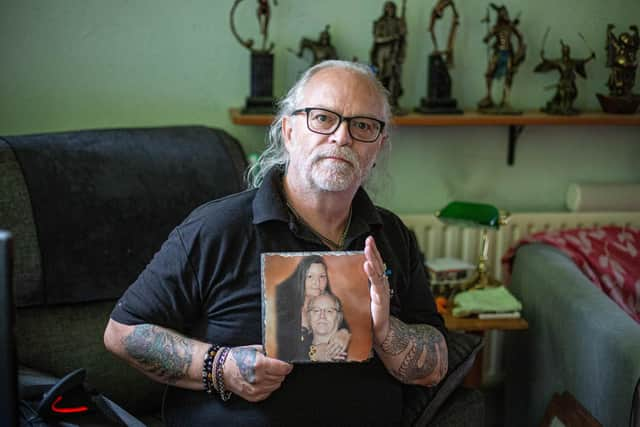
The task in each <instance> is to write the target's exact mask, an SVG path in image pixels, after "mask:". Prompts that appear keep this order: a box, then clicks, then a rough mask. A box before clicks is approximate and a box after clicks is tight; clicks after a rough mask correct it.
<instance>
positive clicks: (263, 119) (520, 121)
mask: <svg viewBox="0 0 640 427" xmlns="http://www.w3.org/2000/svg"><path fill="white" fill-rule="evenodd" d="M229 114H230V115H231V121H232V122H233V123H234V124H237V125H246V126H269V125H270V124H271V121H272V120H273V116H272V115H271V114H242V113H241V112H240V109H239V108H231V109H230V110H229ZM392 122H393V124H394V125H395V126H500V125H504V126H527V125H581V126H591V125H614V126H640V114H606V113H598V112H587V113H582V114H578V115H575V116H552V115H549V114H545V113H542V112H539V111H527V112H525V113H524V114H520V115H498V114H495V115H494V114H481V113H478V112H477V111H466V112H465V113H464V114H415V113H412V114H407V115H406V116H397V117H394V118H393V120H392Z"/></svg>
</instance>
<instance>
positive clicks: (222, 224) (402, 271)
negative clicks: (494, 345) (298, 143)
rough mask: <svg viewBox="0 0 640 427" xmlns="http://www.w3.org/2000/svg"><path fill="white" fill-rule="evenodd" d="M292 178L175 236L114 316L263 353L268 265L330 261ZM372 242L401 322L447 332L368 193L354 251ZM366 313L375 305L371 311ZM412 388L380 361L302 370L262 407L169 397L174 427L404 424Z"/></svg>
mask: <svg viewBox="0 0 640 427" xmlns="http://www.w3.org/2000/svg"><path fill="white" fill-rule="evenodd" d="M281 175H282V172H281V171H280V170H277V169H273V170H271V171H270V172H269V173H268V175H267V176H266V177H265V181H264V183H263V185H262V186H261V187H260V188H259V189H257V190H250V191H245V192H242V193H238V194H234V195H231V196H228V197H225V198H222V199H218V200H214V201H211V202H208V203H206V204H204V205H202V206H200V207H199V208H197V209H196V210H194V211H193V212H192V213H191V214H190V215H189V217H187V219H186V220H185V221H184V222H183V223H182V224H180V225H179V226H178V227H176V228H175V229H174V230H173V232H172V233H171V234H170V236H169V238H168V240H167V241H166V242H165V243H164V244H163V246H162V247H161V249H160V250H159V251H158V252H157V253H156V254H155V256H154V257H153V259H152V260H151V262H150V263H149V264H148V265H147V267H146V268H145V270H144V271H143V272H142V273H141V274H140V276H139V277H138V279H137V280H136V281H135V282H134V283H133V284H132V285H131V286H130V287H129V289H128V290H127V291H126V292H125V293H124V294H123V296H122V298H121V299H120V300H119V302H118V303H117V305H116V307H115V308H114V310H113V312H112V313H111V317H112V318H113V319H114V320H116V321H118V322H121V323H124V324H127V325H136V324H141V323H150V324H156V325H160V326H164V327H167V328H170V329H172V330H175V331H179V332H181V333H183V334H185V335H187V336H191V337H194V338H196V339H199V340H202V341H206V342H210V343H216V344H220V345H225V346H241V345H250V344H260V343H261V342H262V321H261V282H260V277H261V276H260V254H261V253H263V252H301V251H327V250H329V249H328V248H327V247H326V246H324V244H323V243H322V242H320V241H319V239H318V238H317V237H316V236H314V235H313V233H311V231H309V230H308V229H307V228H305V227H304V226H303V225H301V224H299V223H297V222H296V220H295V218H294V217H293V216H292V215H291V214H290V212H289V211H288V209H287V206H286V204H285V202H284V200H283V196H282V193H281V180H282V176H281ZM369 235H373V236H374V238H375V240H376V244H377V246H378V249H379V250H380V252H381V255H382V258H383V259H384V261H385V262H386V264H387V266H388V267H389V268H390V269H391V271H392V274H391V276H390V284H391V287H392V288H393V289H394V291H395V293H394V296H393V298H392V300H391V313H392V314H393V315H394V316H396V317H398V318H399V319H401V320H402V321H404V322H406V323H426V324H431V325H434V326H436V327H437V328H439V329H440V330H442V331H443V332H444V324H443V321H442V318H441V317H440V315H439V314H438V313H437V311H436V308H435V304H434V301H433V297H432V295H431V292H430V290H429V286H428V282H427V278H426V276H425V272H424V266H423V264H422V260H421V258H420V255H419V251H418V247H417V244H416V242H415V239H414V237H413V236H412V234H411V233H410V232H409V231H408V230H407V228H406V227H405V226H404V225H403V224H402V223H401V221H400V219H399V218H398V217H397V216H395V215H394V214H392V213H391V212H389V211H387V210H385V209H382V208H379V207H375V206H374V205H373V203H372V202H371V200H370V199H369V197H368V196H367V194H366V192H365V191H364V190H362V189H360V190H358V192H357V193H356V196H355V198H354V201H353V216H352V220H351V225H350V227H349V230H348V233H347V238H346V246H347V250H354V251H355V250H363V249H364V241H365V238H366V237H367V236H369ZM367 303H368V302H367ZM401 408H402V388H401V385H400V383H399V382H398V381H396V380H395V379H394V378H393V377H392V376H391V375H390V374H389V373H388V372H387V371H386V368H385V367H384V365H383V364H382V363H381V362H380V360H379V359H378V358H377V357H374V358H373V359H372V360H371V361H368V362H364V363H347V364H300V365H296V366H295V367H294V369H293V371H292V372H291V373H290V374H289V375H288V376H287V378H286V379H285V381H284V382H283V383H282V386H281V388H280V389H278V390H276V391H275V392H274V393H273V394H272V395H271V396H270V397H269V398H268V399H266V400H265V401H263V402H260V403H250V402H247V401H245V400H243V399H242V398H239V397H238V396H235V395H234V396H232V398H231V399H230V400H229V401H228V402H222V401H221V400H220V399H218V398H217V397H212V396H209V395H207V394H206V393H205V392H204V391H197V392H196V391H190V390H184V389H180V388H176V387H168V389H167V395H166V398H165V404H164V416H165V422H167V425H183V426H199V425H203V426H204V425H242V426H250V425H385V426H388V425H396V424H399V422H400V417H401Z"/></svg>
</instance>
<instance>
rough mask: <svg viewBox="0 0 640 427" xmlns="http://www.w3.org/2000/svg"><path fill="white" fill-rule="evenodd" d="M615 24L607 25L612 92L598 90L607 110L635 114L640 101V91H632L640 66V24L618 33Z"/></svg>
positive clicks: (608, 83) (608, 111) (604, 108)
mask: <svg viewBox="0 0 640 427" xmlns="http://www.w3.org/2000/svg"><path fill="white" fill-rule="evenodd" d="M613 28H614V25H613V24H609V25H608V26H607V67H609V68H611V73H610V74H609V81H608V82H607V86H608V87H609V95H608V96H607V95H603V94H601V93H598V94H597V97H598V101H600V106H601V107H602V109H603V110H604V111H605V112H607V113H618V114H633V113H635V112H636V110H637V109H638V105H640V95H636V94H634V93H632V92H631V91H632V89H633V85H634V83H635V80H636V71H637V69H638V57H637V53H638V47H639V46H640V37H638V27H637V26H636V25H631V26H630V27H629V30H630V31H629V32H623V33H622V34H620V35H619V36H618V37H616V36H615V34H613Z"/></svg>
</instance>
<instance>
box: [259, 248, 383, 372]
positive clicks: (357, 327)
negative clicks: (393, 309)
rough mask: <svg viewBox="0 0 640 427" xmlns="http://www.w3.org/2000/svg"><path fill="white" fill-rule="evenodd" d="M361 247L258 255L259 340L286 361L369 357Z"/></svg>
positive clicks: (367, 306) (366, 291) (367, 299)
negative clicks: (260, 323) (344, 250)
mask: <svg viewBox="0 0 640 427" xmlns="http://www.w3.org/2000/svg"><path fill="white" fill-rule="evenodd" d="M363 261H364V254H363V253H362V252H313V253H293V254H292V253H268V254H263V255H262V292H263V306H262V312H263V322H264V324H263V326H264V328H263V342H264V346H265V351H266V353H267V355H269V356H271V357H277V358H278V359H281V360H285V361H290V362H347V361H348V362H356V361H364V360H367V359H368V358H370V357H371V349H372V335H371V333H372V332H371V314H370V302H371V301H370V297H369V288H368V281H367V277H366V275H365V273H364V271H363V269H362V265H363Z"/></svg>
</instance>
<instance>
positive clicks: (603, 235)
mask: <svg viewBox="0 0 640 427" xmlns="http://www.w3.org/2000/svg"><path fill="white" fill-rule="evenodd" d="M533 242H540V243H546V244H549V245H552V246H555V247H556V248H558V249H560V250H561V251H562V252H564V253H565V254H567V255H568V256H569V257H570V258H571V259H572V260H573V261H574V262H575V263H576V265H577V266H578V268H580V270H582V272H583V273H584V274H585V275H586V276H587V277H588V278H589V279H590V280H591V281H592V282H593V283H594V284H595V285H596V286H597V287H598V288H600V289H602V291H603V292H604V293H605V294H607V295H608V296H609V298H611V299H612V300H613V301H614V302H615V303H616V304H618V305H619V306H620V307H621V308H622V309H623V310H624V311H625V312H626V313H628V314H629V315H630V316H631V317H632V318H633V319H634V320H635V321H636V322H638V323H640V230H638V229H635V228H630V227H625V228H622V227H615V226H608V227H598V228H583V229H572V230H561V231H543V232H540V233H535V234H532V235H530V236H527V237H525V238H523V239H521V240H520V241H518V243H516V244H515V245H514V246H512V247H511V248H510V249H509V250H508V251H507V253H506V254H505V255H504V256H503V257H502V267H503V270H504V273H505V282H508V281H509V277H510V274H511V264H512V262H513V258H514V256H515V253H516V250H517V249H518V248H519V247H520V246H522V245H524V244H527V243H533Z"/></svg>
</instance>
